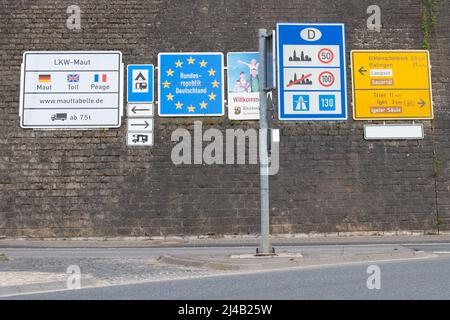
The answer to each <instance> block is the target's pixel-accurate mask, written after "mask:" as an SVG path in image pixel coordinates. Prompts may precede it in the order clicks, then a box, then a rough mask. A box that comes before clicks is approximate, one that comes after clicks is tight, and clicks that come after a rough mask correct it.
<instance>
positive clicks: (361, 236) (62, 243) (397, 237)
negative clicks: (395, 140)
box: [0, 231, 450, 252]
mask: <svg viewBox="0 0 450 320" xmlns="http://www.w3.org/2000/svg"><path fill="white" fill-rule="evenodd" d="M271 239H272V244H273V245H274V246H279V247H280V246H302V245H345V244H406V243H450V233H442V234H440V235H425V234H424V233H423V232H420V231H417V232H398V233H392V232H389V233H387V232H385V233H370V232H357V233H340V234H299V235H274V236H272V237H271ZM258 245H259V238H258V236H257V235H248V236H223V237H216V236H204V237H134V238H133V237H123V238H69V239H64V238H61V239H54V238H51V239H28V238H19V239H7V238H4V239H0V248H127V247H130V248H146V247H155V248H159V247H228V246H229V247H242V246H254V247H257V246H258ZM0 252H1V251H0Z"/></svg>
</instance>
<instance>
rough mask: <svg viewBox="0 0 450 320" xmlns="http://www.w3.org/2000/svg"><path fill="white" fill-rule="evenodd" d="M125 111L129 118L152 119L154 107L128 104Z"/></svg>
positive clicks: (151, 105)
mask: <svg viewBox="0 0 450 320" xmlns="http://www.w3.org/2000/svg"><path fill="white" fill-rule="evenodd" d="M127 111H128V112H127V115H128V117H130V118H146V117H153V115H154V105H153V104H152V103H137V104H128V105H127Z"/></svg>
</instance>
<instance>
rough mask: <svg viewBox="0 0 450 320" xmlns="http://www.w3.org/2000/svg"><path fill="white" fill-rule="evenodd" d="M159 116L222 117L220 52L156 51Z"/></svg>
mask: <svg viewBox="0 0 450 320" xmlns="http://www.w3.org/2000/svg"><path fill="white" fill-rule="evenodd" d="M158 60H159V72H158V80H159V90H158V92H159V96H158V101H159V115H160V116H162V117H189V116H196V117H198V116H222V115H223V114H224V86H223V83H224V75H223V54H222V53H160V54H159V56H158Z"/></svg>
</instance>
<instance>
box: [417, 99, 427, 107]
mask: <svg viewBox="0 0 450 320" xmlns="http://www.w3.org/2000/svg"><path fill="white" fill-rule="evenodd" d="M426 104H427V103H426V102H425V100H423V99H420V101H419V102H418V105H419V106H420V107H421V108H423V107H425V105H426Z"/></svg>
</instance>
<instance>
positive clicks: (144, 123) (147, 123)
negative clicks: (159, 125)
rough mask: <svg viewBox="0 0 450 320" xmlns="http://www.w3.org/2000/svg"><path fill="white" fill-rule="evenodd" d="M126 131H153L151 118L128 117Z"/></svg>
mask: <svg viewBox="0 0 450 320" xmlns="http://www.w3.org/2000/svg"><path fill="white" fill-rule="evenodd" d="M128 131H129V132H132V131H136V132H139V131H141V132H153V118H140V119H131V118H130V119H128Z"/></svg>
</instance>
